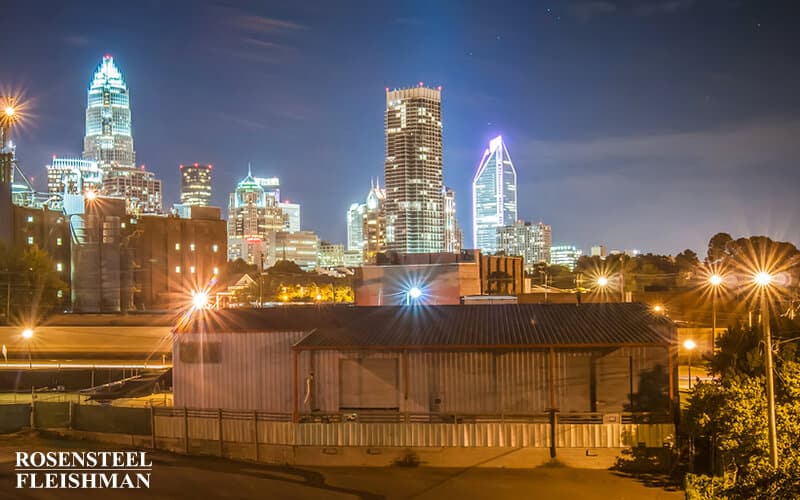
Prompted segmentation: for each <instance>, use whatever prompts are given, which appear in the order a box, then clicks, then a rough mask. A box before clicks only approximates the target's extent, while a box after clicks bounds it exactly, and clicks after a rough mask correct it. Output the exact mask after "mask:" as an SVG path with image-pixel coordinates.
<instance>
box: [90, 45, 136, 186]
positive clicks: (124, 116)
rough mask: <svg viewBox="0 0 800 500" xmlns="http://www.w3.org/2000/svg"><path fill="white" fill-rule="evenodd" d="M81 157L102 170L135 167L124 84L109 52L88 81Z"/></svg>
mask: <svg viewBox="0 0 800 500" xmlns="http://www.w3.org/2000/svg"><path fill="white" fill-rule="evenodd" d="M83 157H84V158H85V159H87V160H94V161H96V162H97V164H98V165H99V166H100V168H101V169H102V170H103V172H108V171H109V170H111V169H112V168H118V167H121V168H135V167H136V154H135V153H134V151H133V136H132V134H131V105H130V95H129V93H128V85H127V84H126V83H125V77H124V76H123V75H122V72H121V71H120V70H119V68H118V67H117V65H116V64H114V58H113V57H111V56H110V55H106V56H104V57H103V60H102V61H100V64H99V65H98V66H97V69H96V70H95V72H94V76H93V77H92V81H91V83H90V84H89V92H88V103H87V106H86V136H85V137H84V139H83Z"/></svg>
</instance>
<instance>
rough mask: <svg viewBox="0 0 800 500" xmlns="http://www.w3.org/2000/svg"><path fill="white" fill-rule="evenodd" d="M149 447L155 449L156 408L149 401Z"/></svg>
mask: <svg viewBox="0 0 800 500" xmlns="http://www.w3.org/2000/svg"><path fill="white" fill-rule="evenodd" d="M150 447H151V448H153V449H154V450H155V449H156V409H155V408H154V407H153V403H152V402H151V403H150Z"/></svg>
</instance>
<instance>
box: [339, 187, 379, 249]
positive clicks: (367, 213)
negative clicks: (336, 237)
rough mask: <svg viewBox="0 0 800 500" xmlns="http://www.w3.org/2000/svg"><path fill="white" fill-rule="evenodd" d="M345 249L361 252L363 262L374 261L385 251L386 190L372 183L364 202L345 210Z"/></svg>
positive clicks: (354, 204)
mask: <svg viewBox="0 0 800 500" xmlns="http://www.w3.org/2000/svg"><path fill="white" fill-rule="evenodd" d="M347 250H348V251H358V252H361V254H362V258H361V261H363V262H369V263H372V262H375V256H376V255H377V254H379V253H381V252H384V251H386V190H385V189H382V188H381V186H380V184H372V185H371V186H370V190H369V192H368V193H367V199H366V202H365V203H353V204H352V205H350V208H349V209H348V210H347Z"/></svg>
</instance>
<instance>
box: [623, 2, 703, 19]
mask: <svg viewBox="0 0 800 500" xmlns="http://www.w3.org/2000/svg"><path fill="white" fill-rule="evenodd" d="M693 4H694V0H664V1H658V2H639V3H637V4H636V5H635V6H634V7H633V13H634V14H636V15H638V16H654V15H658V14H674V13H675V12H680V11H682V10H686V9H689V8H690V7H692V5H693Z"/></svg>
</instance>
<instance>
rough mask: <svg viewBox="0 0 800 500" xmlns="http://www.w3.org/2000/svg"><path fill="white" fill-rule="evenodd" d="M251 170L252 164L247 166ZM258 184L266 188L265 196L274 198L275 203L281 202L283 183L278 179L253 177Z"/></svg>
mask: <svg viewBox="0 0 800 500" xmlns="http://www.w3.org/2000/svg"><path fill="white" fill-rule="evenodd" d="M247 168H248V169H249V168H250V164H248V165H247ZM253 179H254V180H255V181H256V183H257V184H258V185H259V186H261V187H262V188H264V194H266V195H267V196H272V197H273V198H275V201H277V202H280V201H281V181H280V179H278V178H277V177H253Z"/></svg>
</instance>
